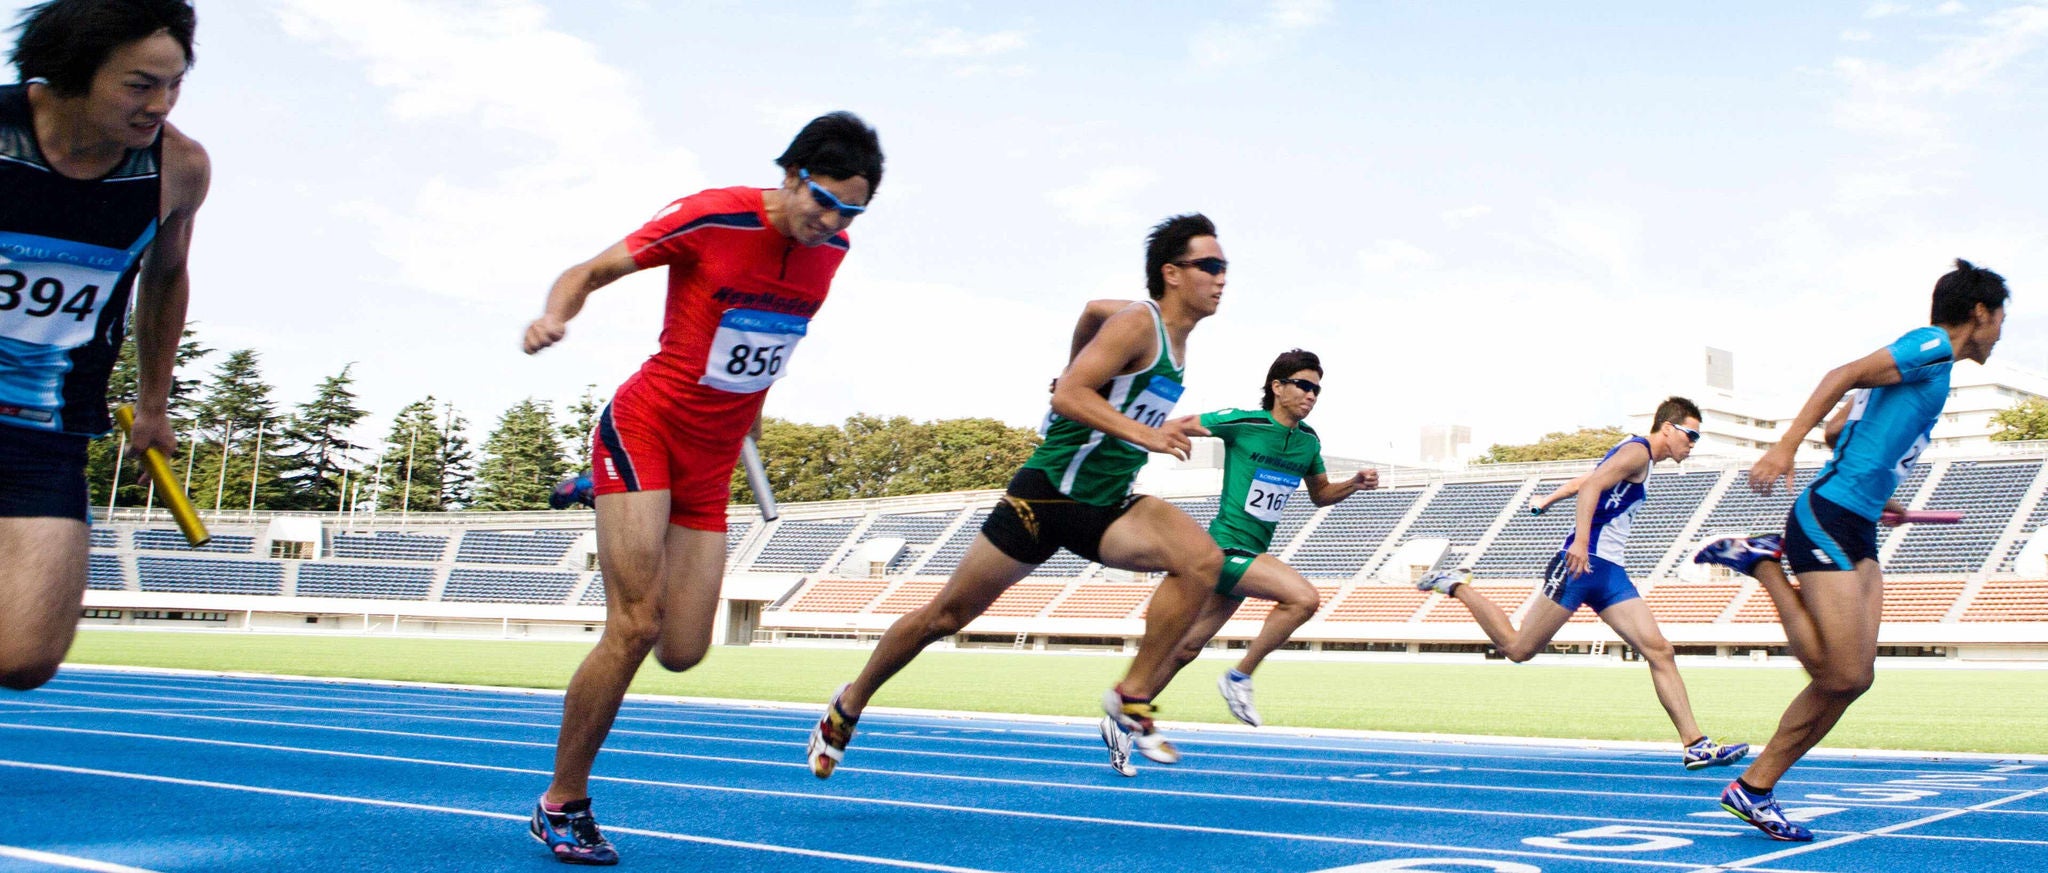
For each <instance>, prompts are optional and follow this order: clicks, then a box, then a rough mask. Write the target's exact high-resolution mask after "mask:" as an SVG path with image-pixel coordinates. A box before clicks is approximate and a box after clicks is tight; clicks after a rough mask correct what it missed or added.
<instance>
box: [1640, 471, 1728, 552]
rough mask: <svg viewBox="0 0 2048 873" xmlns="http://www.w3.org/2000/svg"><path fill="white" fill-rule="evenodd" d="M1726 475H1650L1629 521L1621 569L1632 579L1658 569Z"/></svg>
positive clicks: (1685, 473)
mask: <svg viewBox="0 0 2048 873" xmlns="http://www.w3.org/2000/svg"><path fill="white" fill-rule="evenodd" d="M1723 475H1724V473H1723V472H1722V471H1720V470H1692V471H1687V472H1683V473H1669V472H1659V471H1652V472H1651V473H1650V480H1649V482H1648V483H1647V484H1646V485H1645V486H1644V487H1645V491H1646V493H1645V496H1644V497H1643V502H1642V503H1641V504H1639V505H1637V506H1636V514H1635V517H1634V518H1632V519H1630V520H1629V531H1628V548H1627V549H1625V550H1623V552H1622V566H1624V567H1627V568H1628V571H1629V574H1630V575H1632V576H1636V577H1638V578H1642V577H1647V576H1649V574H1650V573H1651V572H1652V571H1654V570H1656V569H1657V562H1659V561H1662V560H1664V555H1665V553H1667V552H1669V551H1671V545H1672V543H1674V542H1676V541H1677V539H1678V533H1679V531H1681V530H1683V529H1684V528H1685V525H1686V523H1687V522H1690V521H1692V518H1693V516H1694V515H1695V514H1697V513H1698V512H1699V509H1700V504H1701V503H1702V502H1704V501H1705V500H1706V497H1707V492H1709V491H1712V490H1713V488H1714V483H1716V482H1719V481H1721V477H1722V476H1723Z"/></svg>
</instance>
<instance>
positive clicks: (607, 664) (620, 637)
mask: <svg viewBox="0 0 2048 873" xmlns="http://www.w3.org/2000/svg"><path fill="white" fill-rule="evenodd" d="M668 517H669V492H668V491H666V490H663V491H636V492H628V493H624V494H605V495H601V496H599V497H598V498H597V555H598V563H599V565H600V566H602V567H603V568H604V586H605V624H604V633H603V634H602V635H601V636H599V637H598V640H597V646H596V647H595V648H592V649H591V650H590V654H589V655H587V656H585V657H584V659H583V664H582V665H581V666H579V667H577V668H576V675H575V676H573V677H571V678H570V679H569V689H568V691H567V692H566V693H565V694H564V695H563V696H562V730H561V734H560V735H559V736H558V737H557V738H556V740H555V775H554V781H553V782H551V783H549V785H548V790H547V794H546V795H544V799H546V800H547V801H548V802H550V803H566V802H568V801H571V800H579V799H582V798H584V797H587V796H589V794H590V769H591V767H592V765H593V763H594V762H595V761H596V759H597V752H598V749H600V748H602V747H603V746H604V740H605V737H606V736H607V735H608V734H610V733H611V729H612V722H613V721H614V720H615V719H617V718H618V715H619V705H620V703H622V702H623V701H624V700H625V699H626V688H627V687H628V686H630V685H632V683H633V675H634V674H635V673H638V672H639V670H640V665H641V664H642V663H645V662H646V660H647V655H648V653H649V652H654V653H655V655H656V658H657V659H658V661H659V663H660V664H661V665H662V666H663V667H666V668H668V669H670V670H687V669H689V668H690V667H693V666H695V665H696V664H697V662H698V661H700V660H702V659H703V657H704V652H705V651H706V649H707V648H708V647H709V646H710V644H711V624H712V620H713V619H714V618H715V613H716V612H717V606H718V589H719V583H720V581H721V579H722V578H723V576H724V573H725V534H723V533H720V532H717V531H701V530H692V529H690V528H685V527H679V526H676V525H672V524H670V523H669V520H668Z"/></svg>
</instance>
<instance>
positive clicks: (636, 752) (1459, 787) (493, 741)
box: [0, 707, 1955, 829]
mask: <svg viewBox="0 0 2048 873" xmlns="http://www.w3.org/2000/svg"><path fill="white" fill-rule="evenodd" d="M279 708H281V709H292V710H310V711H320V710H314V709H311V708H309V707H279ZM76 709H78V710H80V711H84V712H97V713H107V714H116V715H118V714H123V713H125V712H126V710H120V709H108V708H101V707H76ZM161 717H164V718H180V719H189V720H198V721H214V722H227V723H231V724H244V725H252V726H257V727H284V728H300V729H305V730H313V731H330V732H336V733H349V734H368V735H373V736H395V737H405V738H408V739H427V740H446V741H450V742H464V743H478V744H485V745H509V746H521V747H529V748H550V749H551V748H554V743H553V742H541V741H532V740H507V739H500V738H496V737H469V736H461V735H450V734H435V733H422V732H417V731H401V730H390V729H384V728H365V727H354V726H346V725H324V724H308V723H304V722H295V721H281V720H270V719H250V718H230V717H226V716H209V715H188V714H185V713H177V712H173V713H166V714H164V715H163V716H161ZM428 718H432V719H435V720H448V719H441V718H440V717H435V716H430V717H428ZM452 720H455V721H465V720H463V719H452ZM0 727H21V728H37V727H41V726H40V725H30V724H20V725H8V724H5V723H0ZM621 733H630V732H627V731H613V734H614V735H617V734H621ZM662 736H664V737H666V738H673V735H662ZM704 739H716V740H724V741H727V742H732V743H739V744H743V745H756V746H762V745H765V746H776V747H779V748H791V749H793V748H795V747H796V745H797V744H796V743H793V742H792V743H785V742H780V741H775V740H751V739H730V738H720V737H707V738H704ZM605 751H607V752H610V753H611V754H613V755H631V756H640V757H652V758H661V759H667V760H685V761H703V762H709V763H720V764H738V765H746V766H766V767H789V768H796V767H804V768H808V764H805V763H802V762H797V761H768V760H762V759H756V758H736V757H729V756H722V755H702V754H691V753H685V752H661V751H653V750H648V749H632V748H619V747H607V748H606V749H605ZM892 751H893V750H892ZM899 754H907V755H916V756H923V757H936V758H945V759H949V760H950V759H954V758H957V757H958V756H955V755H948V754H945V753H941V752H899ZM977 760H980V761H1011V762H1021V763H1045V762H1043V761H1039V760H1036V759H1004V758H994V757H988V756H983V757H980V758H978V759H977ZM1072 766H1075V767H1096V766H1103V765H1102V763H1101V762H1100V761H1096V762H1094V763H1092V764H1083V763H1074V764H1073V765H1072ZM839 769H840V770H841V771H843V772H848V773H867V774H871V775H874V776H877V777H886V778H904V779H934V780H944V781H963V782H975V783H982V784H992V785H1016V786H1028V787H1034V788H1059V789H1077V790H1101V791H1134V792H1138V793H1145V794H1161V795H1166V796H1172V797H1200V798H1210V799H1226V800H1255V801H1264V802H1271V803H1283V804H1284V803H1295V804H1307V805H1325V806H1331V805H1334V806H1346V807H1355V808H1360V809H1389V810H1401V811H1414V812H1431V813H1441V812H1468V811H1469V812H1477V813H1478V814H1484V815H1502V816H1510V817H1545V818H1564V819H1567V820H1576V817H1575V816H1547V815H1539V814H1534V813H1512V812H1497V811H1472V810H1449V809H1445V808H1443V807H1428V806H1415V805H1403V804H1376V803H1368V802H1365V801H1340V800H1326V799H1321V798H1287V797H1245V796H1241V795H1235V794H1217V793H1212V792H1198V791H1187V790H1169V789H1151V788H1138V787H1130V788H1108V787H1105V786H1099V785H1093V784H1087V783H1072V782H1049V781H1040V780H1029V779H1002V778H996V777H988V776H964V775H956V774H947V773H930V772H920V771H903V770H881V769H874V768H863V767H845V766H842V767H840V768H839ZM1173 770H1178V771H1181V772H1203V771H1191V769H1190V768H1181V767H1176V768H1173ZM1166 772H1171V771H1166ZM1317 781H1327V780H1317ZM1350 784H1358V785H1381V784H1384V785H1387V786H1389V788H1390V789H1398V788H1415V787H1427V788H1445V789H1451V790H1456V791H1492V792H1501V793H1523V794H1546V795H1550V794H1556V792H1555V791H1554V790H1552V789H1549V788H1542V787H1526V786H1504V785H1475V784H1469V783H1459V782H1434V781H1420V780H1371V781H1358V782H1353V783H1350ZM1599 795H1600V796H1601V797H1607V798H1632V799H1639V800H1680V801H1697V800H1701V797H1702V795H1693V794H1652V793H1648V792H1621V791H1604V792H1600V793H1599ZM1830 805H1834V806H1846V807H1851V808H1859V809H1909V810H1914V811H1951V810H1953V809H1955V808H1954V807H1942V806H1902V805H1898V804H1879V803H1856V802H1854V801H1845V802H1830ZM1615 821H1622V822H1628V823H1638V824H1669V822H1665V821H1661V820H1637V819H1615ZM1730 827H1736V828H1737V829H1740V828H1739V826H1738V825H1730Z"/></svg>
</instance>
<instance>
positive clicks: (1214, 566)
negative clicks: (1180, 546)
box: [1169, 543, 1223, 582]
mask: <svg viewBox="0 0 2048 873" xmlns="http://www.w3.org/2000/svg"><path fill="white" fill-rule="evenodd" d="M1175 563H1176V565H1177V566H1175V567H1174V568H1173V569H1172V570H1171V571H1169V572H1171V573H1173V574H1174V575H1176V576H1186V577H1190V578H1193V579H1198V580H1209V581H1212V582H1213V580H1215V579H1216V577H1217V576H1218V575H1221V574H1222V572H1223V550H1222V549H1220V548H1217V547H1216V544H1215V543H1210V544H1208V547H1207V548H1195V549H1189V550H1187V551H1186V552H1183V553H1182V554H1181V555H1180V557H1179V560H1178V561H1176V562H1175Z"/></svg>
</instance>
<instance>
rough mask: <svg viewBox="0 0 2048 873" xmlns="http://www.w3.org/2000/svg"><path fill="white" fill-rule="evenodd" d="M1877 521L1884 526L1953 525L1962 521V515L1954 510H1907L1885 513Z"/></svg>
mask: <svg viewBox="0 0 2048 873" xmlns="http://www.w3.org/2000/svg"><path fill="white" fill-rule="evenodd" d="M1879 520H1880V521H1883V522H1884V523H1885V524H1916V523H1917V524H1955V523H1956V522H1959V521H1962V520H1963V514H1962V513H1960V512H1957V511H1955V510H1938V509H1908V510H1906V511H1905V512H1887V513H1885V514H1884V515H1883V516H1881V517H1880V518H1879Z"/></svg>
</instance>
